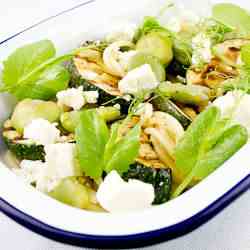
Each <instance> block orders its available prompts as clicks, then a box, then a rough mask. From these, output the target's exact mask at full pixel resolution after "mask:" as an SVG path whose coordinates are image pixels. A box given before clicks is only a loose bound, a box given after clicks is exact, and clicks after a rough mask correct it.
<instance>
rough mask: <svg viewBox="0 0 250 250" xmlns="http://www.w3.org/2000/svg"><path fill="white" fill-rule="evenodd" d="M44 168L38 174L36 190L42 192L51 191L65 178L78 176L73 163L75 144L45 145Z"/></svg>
mask: <svg viewBox="0 0 250 250" xmlns="http://www.w3.org/2000/svg"><path fill="white" fill-rule="evenodd" d="M44 150H45V153H46V155H45V162H46V167H45V168H44V171H43V172H41V173H40V176H39V178H38V181H37V189H38V190H40V191H42V192H50V191H52V190H53V189H54V188H55V187H56V185H57V184H58V183H59V181H60V180H61V179H63V178H66V177H71V176H78V175H79V174H80V172H79V170H78V167H77V164H76V162H75V144H73V143H57V144H51V145H46V146H45V148H44Z"/></svg>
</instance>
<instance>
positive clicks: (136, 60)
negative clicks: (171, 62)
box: [128, 53, 166, 82]
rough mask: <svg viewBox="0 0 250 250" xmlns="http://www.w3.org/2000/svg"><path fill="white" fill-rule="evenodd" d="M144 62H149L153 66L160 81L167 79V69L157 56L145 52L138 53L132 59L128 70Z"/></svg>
mask: <svg viewBox="0 0 250 250" xmlns="http://www.w3.org/2000/svg"><path fill="white" fill-rule="evenodd" d="M144 64H149V65H150V66H151V68H152V70H153V72H154V73H155V75H156V77H157V79H158V80H159V82H163V81H165V80H166V71H165V68H164V67H163V65H162V64H161V62H160V61H159V59H158V58H157V57H154V56H151V55H147V54H144V53H137V54H136V55H135V56H133V57H132V58H131V59H130V61H129V66H128V70H129V71H130V70H133V69H135V68H137V67H140V66H142V65H144Z"/></svg>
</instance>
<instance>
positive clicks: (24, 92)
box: [13, 65, 70, 100]
mask: <svg viewBox="0 0 250 250" xmlns="http://www.w3.org/2000/svg"><path fill="white" fill-rule="evenodd" d="M69 80H70V75H69V72H68V71H67V70H66V69H65V68H64V67H63V66H61V65H54V66H51V67H49V68H47V69H46V70H45V71H44V72H42V73H41V74H40V75H38V79H37V80H36V84H35V85H34V84H23V85H20V86H19V87H18V88H16V89H14V90H13V94H14V95H15V96H16V97H17V98H18V99H19V100H21V99H25V98H31V99H42V100H49V99H52V98H54V97H55V96H56V93H57V92H59V91H61V90H64V89H67V87H68V83H69Z"/></svg>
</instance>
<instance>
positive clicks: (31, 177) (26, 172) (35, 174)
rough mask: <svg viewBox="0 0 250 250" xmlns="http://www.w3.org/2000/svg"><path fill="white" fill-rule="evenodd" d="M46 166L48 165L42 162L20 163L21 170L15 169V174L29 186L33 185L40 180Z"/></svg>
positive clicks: (25, 161)
mask: <svg viewBox="0 0 250 250" xmlns="http://www.w3.org/2000/svg"><path fill="white" fill-rule="evenodd" d="M45 165H46V164H45V163H43V162H41V161H29V160H23V161H21V163H20V168H14V169H13V172H14V173H15V174H16V175H17V176H19V177H21V179H22V180H23V181H25V182H26V183H27V184H32V183H35V182H36V181H37V180H38V178H39V176H40V174H41V172H42V171H43V170H44V168H45Z"/></svg>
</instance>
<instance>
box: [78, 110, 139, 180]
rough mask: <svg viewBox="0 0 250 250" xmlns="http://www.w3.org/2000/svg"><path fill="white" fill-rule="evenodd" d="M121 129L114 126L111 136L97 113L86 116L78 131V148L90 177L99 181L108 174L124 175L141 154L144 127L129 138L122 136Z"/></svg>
mask: <svg viewBox="0 0 250 250" xmlns="http://www.w3.org/2000/svg"><path fill="white" fill-rule="evenodd" d="M122 125H123V123H122V124H121V125H120V126H122ZM120 126H119V125H118V124H114V125H113V127H112V131H111V134H109V131H108V128H107V126H106V124H105V122H104V120H103V119H102V118H101V117H100V116H99V115H98V114H97V112H96V111H94V110H87V111H83V112H82V114H81V117H80V123H79V125H78V126H77V128H76V144H77V150H78V158H79V163H80V166H81V169H82V171H83V172H84V173H85V175H86V176H89V177H91V178H93V179H95V180H98V178H100V177H101V176H102V173H103V171H104V170H105V171H106V172H110V171H112V170H117V171H118V172H119V173H123V172H125V171H127V170H128V168H129V165H130V164H131V163H133V162H134V160H135V158H136V157H137V155H138V152H139V144H140V142H139V138H140V127H139V126H136V127H134V128H133V129H131V130H130V131H129V132H128V133H127V134H126V135H125V136H120V135H119V133H118V130H119V127H120Z"/></svg>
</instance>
